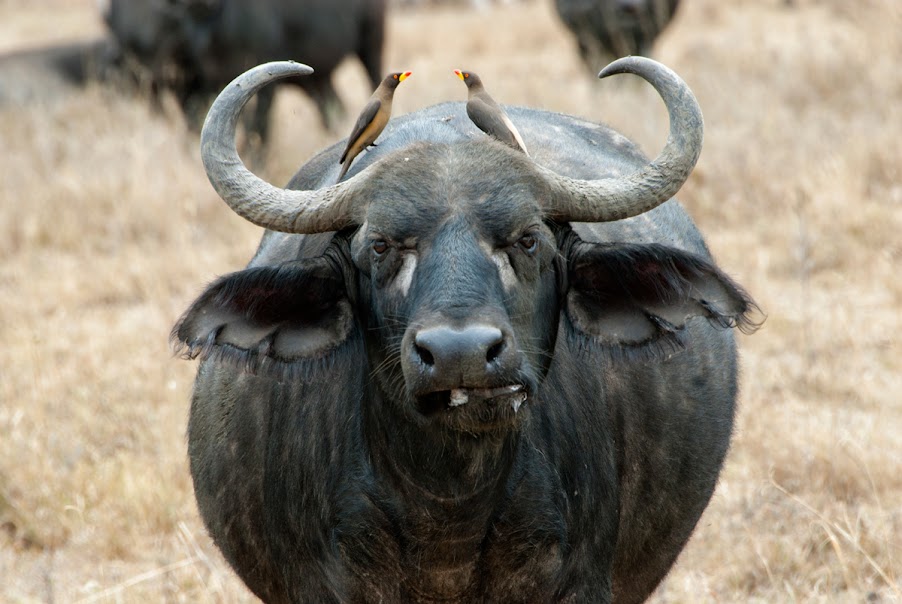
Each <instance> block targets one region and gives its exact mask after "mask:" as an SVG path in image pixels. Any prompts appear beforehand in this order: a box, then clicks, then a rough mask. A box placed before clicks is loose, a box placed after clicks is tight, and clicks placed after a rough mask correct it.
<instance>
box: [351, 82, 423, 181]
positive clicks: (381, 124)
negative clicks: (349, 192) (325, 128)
mask: <svg viewBox="0 0 902 604" xmlns="http://www.w3.org/2000/svg"><path fill="white" fill-rule="evenodd" d="M410 74H411V72H410V71H396V72H394V73H390V74H388V75H387V76H385V78H384V79H383V80H382V82H380V83H379V86H377V87H376V90H374V91H373V95H372V96H371V97H370V100H368V101H367V103H366V105H364V107H363V111H361V112H360V116H359V117H358V118H357V123H355V124H354V129H353V130H352V131H351V136H349V137H348V146H347V147H345V150H344V153H342V154H341V158H340V159H339V160H338V163H340V164H341V172H340V173H339V174H338V180H341V179H342V178H343V177H344V175H345V173H346V172H347V171H348V168H350V167H351V162H353V161H354V158H355V157H357V155H358V154H359V153H360V152H361V151H363V150H364V149H366V148H367V147H369V146H370V145H375V144H376V138H378V136H379V135H380V134H381V133H382V130H383V129H384V128H385V125H386V124H388V118H389V117H390V116H391V102H392V98H393V97H394V95H395V88H397V87H398V84H400V83H401V82H403V81H404V80H406V79H407V78H409V77H410ZM336 182H337V181H336Z"/></svg>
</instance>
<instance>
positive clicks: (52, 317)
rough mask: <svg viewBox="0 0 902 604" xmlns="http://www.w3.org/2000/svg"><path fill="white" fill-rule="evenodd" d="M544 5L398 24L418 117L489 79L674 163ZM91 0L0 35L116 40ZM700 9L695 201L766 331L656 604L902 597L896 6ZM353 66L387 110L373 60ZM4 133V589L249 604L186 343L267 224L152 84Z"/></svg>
mask: <svg viewBox="0 0 902 604" xmlns="http://www.w3.org/2000/svg"><path fill="white" fill-rule="evenodd" d="M536 2H538V3H536ZM536 2H534V3H531V4H526V5H514V6H508V7H499V8H495V9H489V10H488V11H485V12H474V11H470V10H465V9H442V10H437V9H436V10H428V11H425V10H424V11H420V12H406V13H400V12H399V13H396V14H394V15H392V17H391V22H390V31H389V48H388V65H387V67H391V68H394V67H399V68H400V67H404V68H407V69H412V70H413V71H414V77H413V78H411V79H410V80H409V81H408V82H405V84H404V87H403V88H402V89H400V90H399V92H398V96H397V100H396V106H395V111H396V112H397V113H402V112H406V111H411V110H414V109H416V108H417V107H420V106H425V105H428V104H431V103H433V102H438V101H443V100H447V99H462V98H463V97H464V94H465V93H464V89H463V87H462V85H460V82H459V81H457V80H456V78H454V77H453V75H452V74H451V73H450V70H451V69H452V68H455V67H464V68H472V69H474V70H476V71H478V72H479V73H480V74H481V75H482V76H483V79H484V80H485V81H486V82H487V83H488V85H489V88H490V91H491V92H492V93H493V94H494V96H495V97H496V98H498V99H499V100H501V101H502V102H507V103H515V104H523V105H533V106H540V107H546V108H550V109H554V110H558V111H564V112H569V113H574V114H577V115H582V116H586V117H589V118H592V119H598V120H605V121H608V122H610V123H612V124H614V125H615V126H616V127H617V128H619V129H621V130H622V131H624V132H625V133H626V134H628V135H630V136H632V137H634V138H636V139H638V140H639V141H640V142H641V143H642V144H643V146H644V147H645V148H646V149H647V150H648V151H649V152H650V153H654V152H655V151H656V150H657V148H658V147H659V146H660V144H661V143H662V142H663V140H664V137H665V133H666V115H665V114H664V111H663V109H662V108H661V106H660V102H659V101H658V100H657V99H656V98H655V96H654V94H653V93H651V92H650V91H649V90H647V89H646V87H643V86H639V85H633V84H632V83H630V82H604V83H599V82H595V81H593V79H592V78H591V77H589V76H588V75H587V74H586V73H585V72H584V70H583V68H582V66H581V65H580V64H579V62H578V60H577V58H576V55H575V52H574V51H573V48H572V44H571V40H570V39H569V37H568V36H567V34H566V33H565V31H564V30H563V28H562V27H561V26H560V25H559V24H558V23H557V22H556V20H555V17H554V16H553V14H552V12H551V9H550V3H548V2H545V0H536ZM93 4H94V3H93V2H92V1H91V0H78V2H76V1H75V0H72V1H65V2H63V1H62V0H56V1H50V0H41V1H37V0H33V1H29V2H23V1H13V0H6V1H5V2H0V22H2V23H4V25H3V30H2V31H0V48H2V49H8V48H13V47H16V46H19V45H25V44H28V45H33V44H34V43H35V42H36V41H38V40H41V39H48V40H49V39H62V38H72V37H77V36H79V35H90V34H93V33H96V32H97V31H99V26H98V25H97V24H96V21H95V18H94V17H93V15H92V13H91V10H92V8H93ZM684 4H685V10H683V11H682V13H681V14H680V16H679V19H678V20H677V22H676V23H675V24H674V26H673V27H672V29H671V30H669V31H668V32H667V34H666V35H665V37H664V38H663V39H662V40H661V43H660V45H659V51H658V53H659V54H658V57H659V58H660V59H661V60H663V61H664V62H666V63H668V64H669V65H671V66H673V67H674V68H675V69H677V71H678V72H680V73H681V74H682V75H683V76H684V77H685V78H686V79H687V81H688V82H689V83H690V84H691V85H692V87H693V89H694V90H695V91H696V93H697V95H698V97H699V100H700V101H701V104H702V107H703V109H704V111H705V116H706V122H707V132H706V134H707V140H706V147H705V152H704V154H703V155H702V158H701V161H700V164H699V167H698V169H697V171H696V172H695V174H694V176H693V177H692V179H691V180H690V182H689V183H688V184H687V185H686V187H685V188H684V191H683V192H682V194H681V197H682V198H683V199H684V200H685V202H686V205H687V206H688V208H689V209H690V211H691V212H692V213H693V215H694V216H695V217H696V218H697V220H698V222H699V223H700V225H701V226H702V228H703V230H704V231H705V232H706V233H707V234H708V237H709V241H710V243H711V246H712V248H713V249H714V251H715V253H716V255H717V257H718V259H719V260H720V263H721V264H722V266H723V267H725V268H726V270H728V271H729V272H731V273H732V274H733V275H734V276H735V277H736V278H737V279H738V280H739V281H740V282H742V283H743V284H745V285H746V286H747V287H748V288H749V290H750V291H751V292H753V293H754V294H755V296H756V297H757V298H758V300H759V302H760V303H761V304H762V306H763V307H764V308H765V309H766V311H767V312H768V314H769V319H768V322H767V323H766V324H765V326H764V328H763V329H762V330H761V331H760V332H759V333H758V334H756V335H754V336H753V337H749V338H743V339H742V346H743V353H744V357H743V359H744V362H743V364H744V376H745V379H744V382H743V388H742V401H741V402H742V410H741V414H740V417H739V423H738V428H737V433H736V438H735V442H734V447H733V451H732V453H731V456H730V458H729V460H728V463H727V466H726V468H725V471H724V474H723V477H722V480H721V484H720V487H719V489H718V491H717V494H716V495H715V498H714V500H713V502H712V504H711V506H710V508H709V509H708V511H707V512H706V514H705V516H704V517H703V519H702V522H701V523H700V525H699V528H698V530H697V531H696V534H695V536H694V538H693V540H692V542H691V543H690V545H689V547H688V548H687V550H686V551H685V552H684V554H683V556H682V557H681V558H680V561H679V563H678V564H677V566H676V567H675V569H674V570H673V572H672V573H671V575H670V576H669V578H668V579H667V581H666V582H665V584H664V585H663V586H662V588H661V589H660V590H659V591H658V593H657V594H656V595H655V601H657V602H667V603H675V602H698V601H712V602H866V601H867V602H891V601H902V585H900V580H902V578H900V577H902V503H900V502H902V371H900V369H902V346H900V337H899V333H900V332H902V312H900V309H902V283H900V280H899V279H898V275H897V273H898V268H899V266H900V260H902V239H900V237H899V233H900V232H902V160H900V158H902V70H900V68H899V66H898V58H899V57H900V56H902V37H900V36H899V34H898V32H899V31H900V30H902V8H900V6H899V5H898V2H897V1H896V0H865V1H862V2H856V3H850V2H846V0H820V1H815V0H808V1H806V0H799V1H798V2H797V3H796V4H797V6H796V8H794V9H787V8H785V7H784V6H783V2H782V1H781V0H758V1H754V2H752V1H747V0H745V1H744V0H695V1H694V2H687V3H684ZM48 9H52V13H49V12H48ZM48 14H53V15H54V19H53V20H52V21H49V20H48V19H47V15H48ZM298 58H301V57H298ZM622 79H626V78H625V77H622ZM339 84H340V88H341V89H340V94H342V95H343V96H344V98H345V99H347V100H348V102H349V105H351V106H352V107H356V106H358V105H359V103H361V102H362V101H363V100H364V99H365V98H366V95H367V91H366V84H365V80H364V77H363V73H362V70H361V68H360V67H359V66H358V65H356V64H354V63H351V62H349V63H348V64H347V65H345V66H343V68H342V69H341V71H340V73H339ZM278 112H279V114H278V119H279V123H280V127H279V136H278V137H277V140H276V141H275V145H274V149H273V151H272V152H271V154H270V157H269V161H268V163H267V165H268V169H267V174H268V176H269V177H270V178H271V179H273V180H274V181H276V182H282V181H284V180H285V179H286V178H287V177H288V175H289V174H290V173H291V171H292V170H293V169H294V168H295V167H296V166H298V165H299V164H300V163H301V162H303V161H304V160H305V159H306V158H307V157H309V156H310V155H311V154H312V153H313V152H315V151H316V150H317V149H318V148H320V147H322V146H324V145H326V144H327V143H330V142H332V141H333V140H334V139H335V138H336V137H335V136H334V135H331V134H329V133H326V132H323V131H321V130H320V129H319V127H318V125H317V122H316V118H315V113H314V111H313V108H312V106H311V105H310V103H309V102H308V101H307V100H306V99H304V98H302V97H300V96H298V95H293V94H284V95H282V96H281V97H280V99H279V106H278ZM349 126H350V123H348V127H349ZM0 136H2V147H3V149H4V150H5V152H4V154H3V161H2V162H0V308H2V312H0V342H2V346H0V600H2V601H9V602H32V601H48V602H49V601H54V602H59V601H62V602H79V601H85V602H88V601H102V602H106V601H116V602H119V601H125V602H131V601H160V600H167V601H191V602H194V601H199V602H204V601H215V602H221V601H223V602H237V601H248V600H251V599H252V598H251V597H250V596H249V594H248V593H247V592H246V590H245V589H244V588H243V586H242V585H241V584H240V582H239V581H237V580H236V579H235V578H234V576H233V575H232V574H231V573H230V571H229V570H228V568H227V567H226V566H225V565H224V563H223V562H222V561H221V558H220V557H219V555H218V554H217V553H216V550H215V548H214V547H213V546H212V545H211V543H210V541H209V539H208V538H207V536H206V535H205V533H204V530H203V527H202V524H201V522H200V520H199V518H198V516H197V511H196V509H195V505H194V501H193V495H192V492H191V483H190V479H189V477H188V472H187V464H186V460H185V442H184V431H185V424H186V418H187V401H188V397H189V392H190V388H191V381H192V379H193V371H194V367H193V365H192V364H190V363H185V362H182V361H178V360H174V359H173V358H172V357H171V354H170V352H169V349H168V346H167V334H168V331H169V328H170V326H171V325H172V323H173V322H174V320H175V319H176V318H177V317H178V315H179V314H180V312H181V311H182V310H183V309H184V308H185V306H186V305H187V303H188V302H189V301H190V300H191V298H192V297H193V296H194V295H195V294H196V293H197V292H198V291H199V289H200V287H201V286H202V284H204V283H205V282H207V281H209V280H210V279H212V278H213V277H214V276H215V275H217V274H220V273H223V272H227V271H230V270H234V269H236V268H238V267H240V266H241V265H243V263H244V262H245V261H246V260H247V259H248V257H249V256H250V254H251V253H252V251H253V249H254V247H255V243H256V240H257V238H258V237H259V230H258V229H256V228H255V227H252V226H250V225H247V224H245V223H243V222H242V221H241V220H240V219H238V218H237V217H235V216H234V215H232V214H231V213H230V212H229V211H228V210H227V209H226V208H225V206H224V205H223V204H222V203H221V202H220V201H219V200H218V199H217V198H216V197H215V195H214V193H213V192H212V190H211V189H210V187H209V185H208V184H207V182H206V179H205V177H204V175H203V171H202V169H201V166H200V163H199V160H198V156H197V150H196V147H197V143H196V140H195V139H194V138H192V137H190V136H186V135H185V134H184V131H183V124H182V122H181V120H180V119H178V118H177V117H173V116H169V117H161V116H158V115H154V114H152V113H151V112H150V111H148V109H147V108H146V106H145V104H144V103H143V102H141V101H140V100H133V99H121V98H116V97H115V96H113V95H111V94H109V93H107V92H105V91H103V90H99V89H90V90H87V91H85V92H84V93H80V94H78V95H76V96H73V97H71V98H67V99H56V100H54V101H52V102H48V104H47V105H46V106H43V107H27V108H5V109H0Z"/></svg>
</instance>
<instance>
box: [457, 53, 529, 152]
mask: <svg viewBox="0 0 902 604" xmlns="http://www.w3.org/2000/svg"><path fill="white" fill-rule="evenodd" d="M454 73H455V74H456V75H457V77H459V78H460V79H461V80H463V82H464V84H466V85H467V89H468V93H467V96H468V98H467V115H468V116H469V117H470V120H471V121H472V122H473V123H474V124H476V127H477V128H479V129H480V130H482V131H483V132H485V133H486V134H488V135H489V136H491V137H493V138H495V139H497V140H499V141H501V142H502V143H505V144H507V145H510V146H511V147H513V148H514V149H519V150H520V151H522V152H523V153H526V155H529V152H528V151H527V150H526V143H524V142H523V139H522V138H521V137H520V133H519V132H518V131H517V127H516V126H514V123H513V122H512V121H511V120H510V118H509V117H507V114H506V113H505V112H504V109H502V108H501V105H499V104H498V103H496V102H495V99H493V98H492V97H491V96H490V95H489V93H488V92H486V90H485V86H483V85H482V80H481V79H480V78H479V76H478V75H476V74H475V73H473V72H472V71H461V70H459V69H455V70H454Z"/></svg>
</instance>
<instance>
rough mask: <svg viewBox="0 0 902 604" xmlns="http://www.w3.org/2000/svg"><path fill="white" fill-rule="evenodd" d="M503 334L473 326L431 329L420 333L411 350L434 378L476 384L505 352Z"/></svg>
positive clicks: (488, 328) (489, 327)
mask: <svg viewBox="0 0 902 604" xmlns="http://www.w3.org/2000/svg"><path fill="white" fill-rule="evenodd" d="M505 346H506V343H505V337H504V334H503V333H502V331H501V330H500V329H498V328H497V327H492V326H489V325H472V326H469V327H465V328H463V329H460V330H457V329H451V328H450V327H431V328H427V329H423V330H421V331H419V332H418V333H417V335H416V337H415V338H414V350H415V352H416V355H417V356H418V357H419V360H420V361H421V362H422V363H423V365H425V366H426V367H428V368H429V370H430V371H431V372H433V373H434V377H438V378H451V377H452V376H453V378H454V379H455V381H456V380H463V382H465V383H466V382H471V381H474V382H475V383H478V382H479V380H480V379H481V378H484V377H485V376H486V374H487V373H490V372H491V370H490V365H491V364H492V363H493V362H494V361H496V360H498V359H499V358H500V357H501V355H502V353H503V352H504V349H505Z"/></svg>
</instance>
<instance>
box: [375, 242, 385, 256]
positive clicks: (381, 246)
mask: <svg viewBox="0 0 902 604" xmlns="http://www.w3.org/2000/svg"><path fill="white" fill-rule="evenodd" d="M387 251H388V243H386V242H385V241H383V240H382V239H377V240H376V241H374V242H373V252H375V254H376V255H377V256H381V255H382V254H384V253H385V252H387Z"/></svg>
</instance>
